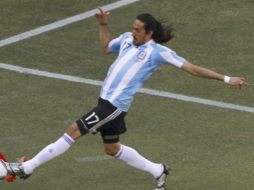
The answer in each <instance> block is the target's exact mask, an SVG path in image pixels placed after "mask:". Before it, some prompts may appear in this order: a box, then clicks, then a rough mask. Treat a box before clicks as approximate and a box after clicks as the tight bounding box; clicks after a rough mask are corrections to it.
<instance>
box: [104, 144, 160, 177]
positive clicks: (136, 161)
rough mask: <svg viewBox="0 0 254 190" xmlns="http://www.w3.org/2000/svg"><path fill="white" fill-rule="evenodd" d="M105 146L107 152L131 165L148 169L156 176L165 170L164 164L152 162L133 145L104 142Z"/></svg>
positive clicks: (147, 170)
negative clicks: (132, 146)
mask: <svg viewBox="0 0 254 190" xmlns="http://www.w3.org/2000/svg"><path fill="white" fill-rule="evenodd" d="M104 148H105V152H106V154H108V155H110V156H114V157H115V158H116V159H118V160H122V161H123V162H125V163H126V164H127V165H129V166H132V167H134V168H137V169H139V170H143V171H146V172H148V173H150V174H152V175H153V176H154V177H155V178H157V177H159V176H160V175H161V174H162V172H163V165H162V164H157V163H154V162H151V161H150V160H148V159H146V158H144V157H143V156H142V155H141V154H139V153H138V152H137V151H136V150H135V149H133V148H131V147H128V146H126V145H123V144H120V143H115V144H104Z"/></svg>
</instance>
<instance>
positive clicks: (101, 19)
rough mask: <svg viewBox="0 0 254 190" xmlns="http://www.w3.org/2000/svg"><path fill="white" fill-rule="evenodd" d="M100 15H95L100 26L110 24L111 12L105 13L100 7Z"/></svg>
mask: <svg viewBox="0 0 254 190" xmlns="http://www.w3.org/2000/svg"><path fill="white" fill-rule="evenodd" d="M98 10H99V13H96V14H95V18H96V19H97V22H98V23H99V24H100V25H107V24H108V15H109V14H110V12H104V11H103V10H102V9H101V8H100V7H98Z"/></svg>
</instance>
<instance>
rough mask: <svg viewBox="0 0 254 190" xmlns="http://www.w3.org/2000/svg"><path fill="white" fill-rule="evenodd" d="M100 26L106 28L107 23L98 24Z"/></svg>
mask: <svg viewBox="0 0 254 190" xmlns="http://www.w3.org/2000/svg"><path fill="white" fill-rule="evenodd" d="M100 25H101V26H107V25H108V23H103V24H100Z"/></svg>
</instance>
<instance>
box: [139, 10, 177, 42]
mask: <svg viewBox="0 0 254 190" xmlns="http://www.w3.org/2000/svg"><path fill="white" fill-rule="evenodd" d="M136 19H137V20H140V21H141V22H143V23H144V24H145V26H144V27H145V31H146V33H148V32H150V31H153V34H152V38H153V40H154V41H155V42H157V43H159V44H163V43H166V42H168V41H170V40H171V39H173V38H174V35H173V31H174V30H175V29H174V28H172V27H171V25H166V24H163V23H162V22H160V21H158V20H156V19H155V18H154V17H153V16H152V15H151V14H149V13H142V14H140V15H138V16H137V18H136Z"/></svg>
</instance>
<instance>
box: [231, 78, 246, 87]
mask: <svg viewBox="0 0 254 190" xmlns="http://www.w3.org/2000/svg"><path fill="white" fill-rule="evenodd" d="M229 84H230V85H232V86H238V87H239V88H240V89H241V88H242V87H243V86H245V85H247V83H246V82H245V78H244V77H230V80H229Z"/></svg>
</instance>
